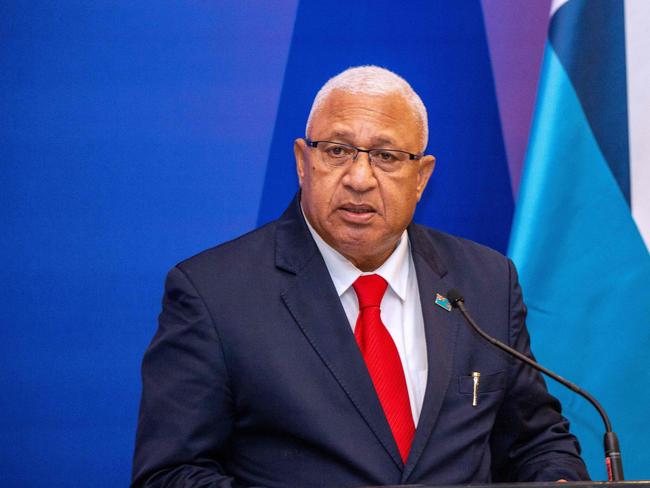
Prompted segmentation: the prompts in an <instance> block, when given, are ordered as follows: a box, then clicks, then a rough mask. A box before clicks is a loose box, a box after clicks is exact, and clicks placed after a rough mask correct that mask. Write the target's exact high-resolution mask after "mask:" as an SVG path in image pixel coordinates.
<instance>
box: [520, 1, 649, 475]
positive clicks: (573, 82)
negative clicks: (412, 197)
mask: <svg viewBox="0 0 650 488" xmlns="http://www.w3.org/2000/svg"><path fill="white" fill-rule="evenodd" d="M649 25H650V2H648V1H646V0H633V1H630V0H626V1H625V2H624V1H623V0H620V1H612V0H564V1H557V0H556V1H554V2H553V5H552V7H551V19H550V25H549V33H548V40H547V44H546V47H545V54H544V62H543V66H542V75H541V79H540V85H539V93H538V97H537V105H536V109H535V115H534V119H533V127H532V129H531V135H530V140H529V145H528V151H527V155H526V161H525V165H524V172H523V175H522V182H521V187H520V193H519V198H518V201H517V206H516V210H515V217H514V221H513V229H512V234H511V238H510V246H509V255H510V256H511V257H512V259H513V260H514V261H515V263H516V264H517V267H518V270H519V273H520V280H521V284H522V287H523V291H524V296H525V298H526V303H527V305H528V326H529V328H530V330H531V335H532V338H533V350H534V351H535V353H536V355H537V358H538V359H539V360H540V361H541V362H542V363H543V364H545V365H547V366H548V367H550V368H551V369H554V370H556V371H557V372H558V373H560V374H561V375H562V376H564V377H566V378H567V379H569V380H571V381H573V382H575V383H577V384H579V385H581V386H582V387H583V388H584V389H586V390H587V391H589V392H590V393H592V394H593V395H594V396H595V397H596V398H597V399H598V400H599V401H600V403H601V404H602V405H603V406H604V407H605V409H606V410H607V412H608V413H609V417H610V419H611V421H612V425H613V429H614V431H615V432H617V434H618V436H619V438H620V441H621V452H622V457H623V467H624V470H625V475H626V479H647V478H650V450H648V448H647V445H646V444H647V442H646V439H648V438H650V423H648V422H647V415H648V412H649V411H650V367H649V366H650V365H649V364H648V351H650V254H649V253H648V244H649V243H650V196H649V195H650V54H648V53H650V30H648V28H647V26H649ZM549 387H550V389H551V391H552V392H553V393H554V394H555V395H556V396H557V397H558V398H560V400H561V401H562V404H563V407H564V414H565V415H566V416H567V417H568V418H569V419H570V420H571V422H572V431H573V432H574V433H575V434H576V435H577V436H578V437H579V439H580V442H581V444H582V447H583V456H584V458H585V460H586V462H587V466H588V468H589V472H590V474H591V476H592V478H593V479H606V470H605V464H604V453H603V440H602V435H603V432H604V427H603V424H602V421H601V420H600V418H599V417H598V416H597V414H596V413H595V411H594V409H593V407H592V406H591V405H589V404H588V403H587V402H586V401H585V400H583V399H582V398H580V397H577V396H576V395H575V394H574V393H572V392H569V391H566V390H564V389H563V388H562V387H560V386H559V385H557V384H555V383H554V382H553V381H552V380H549Z"/></svg>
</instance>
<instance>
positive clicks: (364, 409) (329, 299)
mask: <svg viewBox="0 0 650 488" xmlns="http://www.w3.org/2000/svg"><path fill="white" fill-rule="evenodd" d="M276 266H278V267H279V268H282V269H284V270H285V271H289V272H291V273H294V274H295V279H294V280H293V284H292V286H290V287H289V288H288V289H286V290H284V291H283V292H282V300H283V301H284V303H285V305H286V307H287V308H288V310H289V312H290V313H291V315H292V316H293V318H294V319H295V321H296V323H297V324H298V326H299V327H300V329H301V330H302V332H303V334H304V335H305V337H306V338H307V341H308V342H309V344H310V345H311V347H313V349H314V351H315V352H316V353H317V354H318V356H319V357H320V358H321V360H322V361H323V363H324V365H325V366H326V367H327V368H328V369H329V370H330V372H331V373H332V375H333V376H334V378H335V379H336V381H337V382H338V383H339V385H340V387H341V388H342V390H343V391H344V392H345V394H346V395H347V396H348V398H349V399H350V401H351V402H352V403H353V405H354V406H355V408H356V409H357V410H358V412H359V414H360V415H361V417H362V418H363V419H364V421H365V422H366V424H367V425H368V427H369V428H370V429H371V430H372V432H373V433H374V435H375V436H376V437H377V439H378V440H379V442H380V444H381V445H382V446H383V447H384V449H385V450H386V452H387V453H388V454H389V456H390V457H391V459H392V460H393V462H395V464H396V465H397V466H398V467H399V468H400V469H402V467H403V464H402V460H401V458H400V455H399V451H398V449H397V445H396V443H395V440H394V438H393V435H392V432H391V430H390V427H389V425H388V422H387V420H386V417H385V416H384V412H383V410H382V408H381V404H380V403H379V399H378V397H377V394H376V393H375V390H374V387H373V385H372V380H371V379H370V375H369V374H368V370H367V368H366V365H365V363H364V362H363V357H362V356H361V353H360V351H359V348H358V346H357V343H356V341H355V339H354V334H353V333H352V329H351V328H350V325H349V322H348V319H347V317H346V315H345V312H344V310H343V307H342V305H341V302H340V299H339V296H338V294H337V292H336V289H335V287H334V284H333V283H332V279H331V278H330V275H329V272H328V271H327V267H326V266H325V262H324V261H323V258H322V257H321V255H320V253H319V252H318V248H317V246H316V244H315V243H314V242H313V239H312V237H311V235H310V234H309V230H308V229H307V227H306V224H305V222H304V220H303V217H302V214H301V212H300V210H299V206H298V202H297V200H296V201H294V204H293V205H292V206H291V207H290V208H289V210H287V212H285V214H284V215H283V217H282V218H281V219H280V222H279V224H278V228H277V231H276Z"/></svg>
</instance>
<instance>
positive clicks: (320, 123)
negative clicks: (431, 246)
mask: <svg viewBox="0 0 650 488" xmlns="http://www.w3.org/2000/svg"><path fill="white" fill-rule="evenodd" d="M308 136H309V138H310V139H311V140H314V141H322V140H326V141H334V142H341V143H345V144H350V145H353V146H356V147H360V148H362V149H377V148H382V149H400V150H404V151H408V152H410V153H419V152H420V151H421V149H422V148H421V147H420V145H421V143H420V140H421V132H420V129H419V128H418V123H417V119H416V117H415V115H413V113H412V109H411V107H410V106H409V105H408V104H407V102H406V101H405V100H404V98H403V97H402V96H400V95H398V94H390V95H378V96H371V95H359V94H350V93H346V92H342V91H334V92H332V94H330V95H329V97H328V98H327V99H326V100H325V102H324V104H323V105H322V107H321V109H320V110H319V111H318V112H317V113H316V114H314V116H313V117H312V124H311V127H310V133H309V134H308ZM294 154H295V156H296V166H297V171H298V179H299V182H300V188H301V190H302V200H301V203H302V207H303V209H304V212H305V216H306V217H307V220H308V221H309V223H310V224H311V225H312V227H314V229H315V230H316V232H318V234H319V235H320V236H321V237H322V238H323V239H324V240H325V242H327V243H328V244H329V245H330V246H332V247H333V248H334V249H336V250H337V251H339V252H340V253H341V254H343V255H344V256H345V257H347V258H348V259H349V260H350V261H351V262H352V263H353V264H355V265H356V266H357V267H358V268H359V269H361V270H363V271H373V270H375V269H376V268H378V267H379V266H381V264H382V263H383V262H384V261H385V260H386V259H387V258H388V256H390V254H391V253H392V252H393V250H394V249H395V246H396V245H397V242H398V240H399V238H400V236H401V235H402V232H403V231H404V229H406V227H407V226H408V224H409V223H410V222H411V219H412V218H413V213H414V212H415V206H416V204H417V202H418V201H419V200H420V197H421V196H422V192H423V191H424V188H425V187H426V185H427V182H428V180H429V176H431V173H432V171H433V167H434V164H435V159H434V158H433V156H424V157H422V158H421V159H420V160H409V161H407V162H406V164H405V165H404V166H403V167H402V169H400V170H399V171H396V172H392V173H385V172H382V171H381V170H380V169H378V168H374V167H373V166H372V165H371V164H370V162H369V160H368V155H367V154H366V153H359V154H358V156H357V159H356V160H355V161H353V162H351V163H350V164H348V165H347V166H344V167H342V168H333V167H331V166H328V165H327V164H325V163H323V161H322V160H321V158H320V156H319V151H318V149H317V148H310V147H309V146H308V145H307V144H306V143H305V141H303V140H302V139H298V140H296V142H295V145H294Z"/></svg>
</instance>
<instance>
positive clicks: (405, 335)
mask: <svg viewBox="0 0 650 488" xmlns="http://www.w3.org/2000/svg"><path fill="white" fill-rule="evenodd" d="M305 222H307V227H309V231H310V232H311V235H312V237H313V238H314V241H316V245H317V246H318V249H319V250H320V253H321V255H322V256H323V259H324V260H325V265H326V266H327V270H328V271H329V274H330V276H331V277H332V281H333V282H334V286H335V287H336V291H337V293H338V294H339V298H340V299H341V304H342V305H343V309H344V310H345V314H346V315H347V317H348V321H349V322H350V327H352V330H354V328H355V326H356V323H357V317H358V315H359V301H358V299H357V294H356V292H355V291H354V288H353V287H352V284H353V283H354V282H355V281H356V279H357V278H358V277H359V276H361V275H364V274H378V275H379V276H381V277H382V278H384V279H385V280H386V281H387V282H388V288H387V289H386V293H385V294H384V297H383V299H382V301H381V320H382V322H383V323H384V325H385V326H386V328H387V329H388V332H389V333H390V335H391V337H392V338H393V341H394V342H395V346H396V347H397V351H398V352H399V357H400V360H401V361H402V367H403V368H404V376H405V377H406V387H407V389H408V393H409V401H410V403H411V413H412V414H413V422H414V423H415V425H416V426H417V423H418V420H419V418H420V412H421V411H422V402H423V400H424V390H425V388H426V384H427V348H426V341H425V337H424V319H423V318H422V306H421V303H420V293H419V291H418V281H417V276H416V274H415V266H414V265H413V258H412V256H411V247H410V243H409V239H408V234H407V232H406V231H404V233H403V234H402V237H401V238H400V241H399V244H398V245H397V248H395V251H393V253H392V254H391V255H390V257H389V258H388V259H387V260H386V261H385V262H384V264H382V265H381V266H380V267H379V268H377V269H376V270H375V271H373V272H370V273H364V272H362V271H361V270H359V269H358V268H357V267H356V266H354V265H353V264H352V263H351V262H350V261H348V259H347V258H345V257H344V256H343V255H342V254H341V253H339V252H338V251H337V250H335V249H334V248H333V247H331V246H330V245H329V244H327V243H326V242H325V241H324V240H323V239H322V238H321V237H320V236H319V235H318V233H317V232H316V231H315V230H314V228H313V227H312V226H311V225H310V223H309V222H308V221H307V219H306V218H305Z"/></svg>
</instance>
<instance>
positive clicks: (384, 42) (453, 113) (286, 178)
mask: <svg viewBox="0 0 650 488" xmlns="http://www.w3.org/2000/svg"><path fill="white" fill-rule="evenodd" d="M360 64H378V65H381V66H385V67H387V68H389V69H391V70H393V71H395V72H397V73H398V74H400V75H402V76H403V77H404V78H406V79H407V80H408V81H409V82H411V84H412V85H413V87H414V88H415V90H416V91H417V92H418V93H419V94H420V96H421V97H422V99H423V100H424V103H425V104H426V106H427V107H428V110H429V126H430V138H429V152H431V153H432V154H434V155H436V156H437V158H438V167H437V170H436V172H435V173H434V178H433V180H432V182H431V183H430V184H429V188H428V190H427V192H425V196H424V199H423V201H422V202H421V203H420V206H419V208H418V211H417V214H416V220H418V221H419V222H423V223H426V224H430V225H432V226H435V227H438V228H441V229H443V230H447V231H450V232H453V233H456V234H460V235H463V236H467V237H470V238H472V239H475V240H477V241H480V242H482V243H485V244H487V245H489V246H492V247H494V248H496V249H499V250H501V251H505V250H506V247H507V242H508V235H509V231H510V224H511V218H512V211H513V202H512V192H511V188H510V182H509V174H508V169H507V163H506V157H505V151H504V146H503V141H502V136H501V129H500V121H499V115H498V109H497V104H496V96H495V90H494V83H493V79H492V73H491V68H490V62H489V54H488V49H487V44H486V40H485V32H484V26H483V19H482V14H481V7H480V4H479V2H478V1H474V2H469V1H468V2H458V3H454V5H453V7H450V4H449V2H445V1H414V2H402V3H400V4H397V3H395V2H394V1H389V0H381V1H374V2H320V1H317V0H304V1H302V2H301V3H300V6H299V9H298V13H297V18H296V25H295V28H294V37H293V41H292V46H291V52H290V55H289V61H288V66H287V71H286V75H285V82H284V87H283V92H282V96H281V99H280V107H279V111H278V118H277V122H276V128H275V133H274V138H273V143H272V146H271V151H270V158H269V164H268V169H267V175H266V182H265V188H264V194H263V198H262V203H261V206H260V214H259V223H264V222H267V221H269V220H271V219H273V218H275V217H276V216H277V215H279V213H280V212H281V211H282V210H283V209H284V207H285V206H286V204H287V203H288V201H289V199H290V198H291V196H292V195H293V193H294V192H295V191H296V188H297V179H296V176H295V170H294V161H293V153H292V143H293V140H294V139H295V138H296V137H299V136H303V135H304V126H305V121H306V119H307V115H308V113H309V109H310V106H311V102H312V99H313V97H314V95H315V94H316V92H317V91H318V89H319V87H320V86H321V85H322V84H323V83H324V82H325V81H327V79H328V78H329V77H331V76H332V75H334V74H336V73H338V72H340V71H342V70H344V69H345V68H347V67H349V66H355V65H360Z"/></svg>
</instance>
